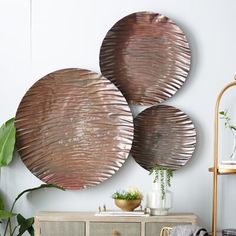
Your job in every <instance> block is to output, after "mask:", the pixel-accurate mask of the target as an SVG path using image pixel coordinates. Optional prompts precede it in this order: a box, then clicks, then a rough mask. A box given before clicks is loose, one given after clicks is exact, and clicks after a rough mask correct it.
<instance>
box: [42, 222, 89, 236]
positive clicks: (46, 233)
mask: <svg viewBox="0 0 236 236" xmlns="http://www.w3.org/2000/svg"><path fill="white" fill-rule="evenodd" d="M40 231H41V234H40V235H41V236H85V223H84V222H73V221H72V222H67V221H63V222H62V221H41V222H40Z"/></svg>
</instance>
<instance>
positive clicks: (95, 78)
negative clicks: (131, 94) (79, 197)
mask: <svg viewBox="0 0 236 236" xmlns="http://www.w3.org/2000/svg"><path fill="white" fill-rule="evenodd" d="M15 124H16V129H17V134H16V135H17V149H18V151H19V153H20V156H21V158H22V160H23V162H24V163H25V165H26V166H27V167H28V169H29V170H30V171H31V172H32V173H33V174H34V175H35V176H37V177H38V178H39V179H41V180H42V181H44V182H46V183H53V184H57V185H60V186H63V187H64V188H66V189H82V188H86V187H90V186H94V185H97V184H99V183H101V182H103V181H104V180H106V179H108V178H109V177H111V176H112V175H113V174H114V173H115V172H116V171H117V170H118V169H119V168H120V167H121V166H122V164H123V163H124V162H125V160H126V158H127V157H128V154H129V152H130V149H131V145H132V140H133V117H132V114H131V111H130V108H129V106H128V104H127V102H126V100H125V98H124V97H123V95H122V94H121V92H120V91H119V90H118V89H117V88H116V87H115V85H114V84H112V83H111V82H110V81H109V80H108V79H106V78H105V77H103V76H101V75H99V74H97V73H95V72H91V71H88V70H82V69H65V70H60V71H56V72H53V73H51V74H48V75H47V76H45V77H44V78H42V79H40V80H39V81H37V82H36V83H35V84H34V85H33V86H32V87H31V88H30V89H29V90H28V92H27V93H26V94H25V96H24V97H23V99H22V101H21V103H20V105H19V107H18V110H17V114H16V122H15Z"/></svg>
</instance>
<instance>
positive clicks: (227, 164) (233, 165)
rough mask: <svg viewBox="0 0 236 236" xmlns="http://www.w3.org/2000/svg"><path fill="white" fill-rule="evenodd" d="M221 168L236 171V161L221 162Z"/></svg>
mask: <svg viewBox="0 0 236 236" xmlns="http://www.w3.org/2000/svg"><path fill="white" fill-rule="evenodd" d="M219 168H221V169H236V161H234V160H227V161H221V163H220V165H219Z"/></svg>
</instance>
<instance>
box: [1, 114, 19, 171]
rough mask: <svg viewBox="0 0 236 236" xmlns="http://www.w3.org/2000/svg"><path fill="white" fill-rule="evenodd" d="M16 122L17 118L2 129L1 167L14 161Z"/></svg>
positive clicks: (9, 121)
mask: <svg viewBox="0 0 236 236" xmlns="http://www.w3.org/2000/svg"><path fill="white" fill-rule="evenodd" d="M14 121H15V118H12V119H10V120H8V121H7V122H6V123H5V124H3V125H2V126H1V127H0V167H1V166H7V165H9V164H10V162H11V161H12V157H13V152H14V147H15V141H16V128H15V125H14Z"/></svg>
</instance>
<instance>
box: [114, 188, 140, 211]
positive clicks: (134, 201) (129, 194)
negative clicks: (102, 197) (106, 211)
mask: <svg viewBox="0 0 236 236" xmlns="http://www.w3.org/2000/svg"><path fill="white" fill-rule="evenodd" d="M112 198H113V199H114V200H115V204H116V206H117V207H119V208H120V209H121V210H123V211H133V210H134V209H135V208H137V207H138V206H139V205H140V204H141V201H142V199H143V194H142V193H141V192H140V191H139V190H138V189H137V188H128V189H127V190H122V191H116V192H115V193H113V195H112Z"/></svg>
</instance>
